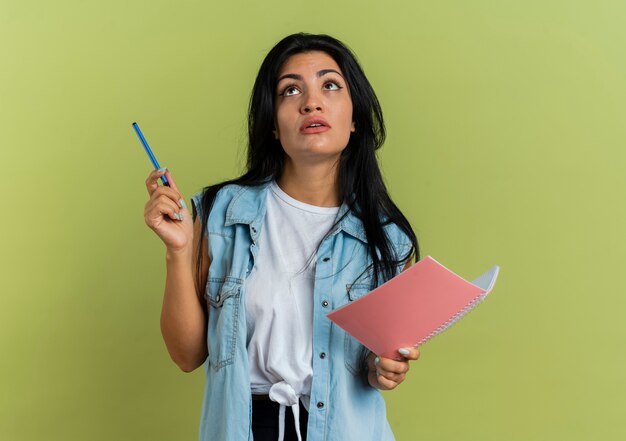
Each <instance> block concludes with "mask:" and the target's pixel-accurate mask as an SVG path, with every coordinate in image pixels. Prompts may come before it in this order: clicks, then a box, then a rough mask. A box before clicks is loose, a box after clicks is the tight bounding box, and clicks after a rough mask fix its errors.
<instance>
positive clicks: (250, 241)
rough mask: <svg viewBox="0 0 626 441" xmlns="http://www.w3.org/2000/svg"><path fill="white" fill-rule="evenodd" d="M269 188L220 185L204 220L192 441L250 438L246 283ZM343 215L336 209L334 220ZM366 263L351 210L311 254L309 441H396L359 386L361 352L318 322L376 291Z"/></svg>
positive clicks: (401, 251)
mask: <svg viewBox="0 0 626 441" xmlns="http://www.w3.org/2000/svg"><path fill="white" fill-rule="evenodd" d="M267 190H268V186H267V185H262V186H258V187H242V186H236V185H228V186H225V187H224V188H222V189H221V190H220V191H219V192H218V194H217V197H216V199H215V202H214V203H213V206H212V209H211V213H210V215H209V219H208V223H207V234H208V243H209V257H210V259H211V265H210V267H209V275H208V280H207V285H206V292H205V296H206V299H207V300H208V302H209V304H210V307H209V319H208V332H207V345H208V354H209V355H208V357H207V361H206V362H205V365H204V368H205V372H206V385H205V391H204V401H203V405H202V415H201V422H200V436H199V439H200V441H243V440H252V432H251V413H252V401H251V395H250V376H249V366H248V355H247V351H246V331H247V329H246V318H245V307H244V305H245V303H244V295H245V289H244V288H245V286H244V281H245V279H246V277H247V275H248V274H249V273H250V271H251V269H252V268H253V265H254V261H255V259H256V256H257V253H258V246H257V240H258V238H259V236H260V235H261V234H262V228H263V218H264V215H265V201H266V195H267ZM201 197H202V194H201V193H198V194H196V195H194V196H193V198H192V201H193V202H194V206H195V207H196V209H197V210H199V209H200V200H201ZM346 210H347V207H346V206H345V204H344V205H343V206H342V207H341V209H340V210H339V213H338V217H340V216H341V215H342V214H343V213H345V212H346ZM385 232H386V234H387V235H388V237H389V238H390V240H391V242H392V244H393V245H394V250H395V251H396V253H397V255H398V256H404V255H406V254H407V253H408V251H409V249H410V246H411V244H410V242H409V241H408V239H407V238H406V236H405V235H404V234H403V233H402V232H401V231H400V230H399V228H397V227H396V226H395V225H394V224H388V225H387V226H386V227H385ZM369 263H371V259H370V258H369V256H368V252H367V239H366V237H365V232H364V229H363V225H362V223H361V221H360V220H359V219H358V218H357V217H356V216H355V215H353V214H352V213H351V212H350V213H348V214H347V216H346V217H345V218H344V219H343V220H342V221H341V222H340V223H339V224H338V225H337V226H335V228H333V230H332V232H331V233H330V235H329V236H328V237H327V238H326V239H325V240H324V241H323V242H322V243H321V244H320V247H319V250H318V253H317V256H316V269H315V287H314V294H313V297H314V307H313V382H312V387H311V401H310V408H309V421H308V426H307V429H308V440H309V441H321V440H325V441H346V440H359V441H367V440H372V441H374V440H375V441H388V440H393V439H394V437H393V434H392V432H391V429H390V427H389V424H388V422H387V418H386V410H385V402H384V400H383V397H382V396H381V394H380V392H379V391H378V390H376V389H374V388H372V387H371V386H370V385H369V384H368V382H367V376H366V367H365V357H366V356H367V349H366V348H364V347H363V346H362V345H361V344H360V343H359V342H358V341H356V340H355V339H353V338H352V337H351V336H350V335H348V334H346V333H345V332H344V331H343V330H342V329H340V328H339V327H337V326H335V325H334V324H333V323H332V322H331V321H330V320H329V319H328V318H327V317H326V314H328V313H329V312H331V311H332V310H334V309H336V308H339V307H341V306H343V305H345V304H347V303H348V302H350V301H353V300H355V299H357V298H359V297H361V296H362V295H364V294H366V293H367V292H368V291H370V290H371V289H373V288H374V286H373V283H372V277H371V273H370V274H367V273H366V274H364V275H363V276H361V277H359V278H358V280H357V277H358V276H359V275H361V274H362V272H363V270H364V269H365V268H366V267H367V266H368V265H369ZM400 269H401V265H400V266H398V272H399V271H400ZM322 354H324V355H322Z"/></svg>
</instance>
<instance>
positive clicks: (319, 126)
mask: <svg viewBox="0 0 626 441" xmlns="http://www.w3.org/2000/svg"><path fill="white" fill-rule="evenodd" d="M326 130H330V124H328V121H326V120H325V119H324V118H320V117H316V118H309V119H307V120H306V121H304V123H303V124H302V126H300V132H302V133H320V132H325V131H326Z"/></svg>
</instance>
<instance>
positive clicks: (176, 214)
mask: <svg viewBox="0 0 626 441" xmlns="http://www.w3.org/2000/svg"><path fill="white" fill-rule="evenodd" d="M174 219H178V220H183V217H182V216H181V215H180V214H179V213H174Z"/></svg>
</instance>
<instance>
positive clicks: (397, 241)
mask: <svg viewBox="0 0 626 441" xmlns="http://www.w3.org/2000/svg"><path fill="white" fill-rule="evenodd" d="M383 230H384V231H385V234H386V235H387V238H388V240H389V242H390V243H391V245H392V246H393V248H394V250H395V252H396V255H397V256H398V257H404V256H406V255H407V254H408V253H409V252H410V251H411V248H412V247H413V244H412V243H411V239H410V238H409V236H407V235H406V233H405V232H404V231H402V229H401V228H400V227H399V226H398V225H397V224H396V223H394V222H387V223H386V224H383Z"/></svg>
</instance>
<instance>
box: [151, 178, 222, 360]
mask: <svg viewBox="0 0 626 441" xmlns="http://www.w3.org/2000/svg"><path fill="white" fill-rule="evenodd" d="M163 174H165V175H166V177H167V179H168V181H169V182H170V185H171V187H162V186H158V185H157V179H158V178H159V177H160V176H162V175H163ZM146 187H147V189H148V193H149V194H150V200H149V201H148V203H147V204H146V208H145V212H144V217H145V221H146V224H147V225H148V226H149V227H150V228H151V229H152V230H153V231H154V232H155V233H156V234H157V235H158V236H159V237H160V238H161V240H162V241H163V243H164V244H165V246H166V254H165V255H166V258H165V261H166V270H167V274H166V280H165V293H164V295H163V307H162V309H161V333H162V335H163V340H164V341H165V345H166V346H167V350H168V352H169V354H170V356H171V357H172V360H173V361H174V362H175V363H176V364H177V365H178V367H180V369H182V370H183V371H185V372H191V371H193V370H194V369H196V368H197V367H199V366H201V365H202V363H204V360H206V357H207V347H206V328H207V318H208V316H207V314H208V312H207V311H208V309H207V306H206V302H205V301H204V298H203V295H202V292H197V290H196V283H195V281H196V271H195V267H196V265H195V262H196V258H197V256H198V253H203V268H202V269H201V279H202V283H201V284H200V286H201V287H202V286H204V285H205V282H206V277H207V273H208V268H209V264H210V263H209V258H208V255H207V244H206V242H205V243H204V244H203V246H202V247H201V248H199V247H198V246H197V241H198V237H199V234H200V232H201V225H200V220H199V219H197V220H196V222H192V219H191V214H190V212H189V210H187V208H186V207H185V206H184V205H185V204H184V201H183V199H182V196H181V194H180V192H179V191H178V188H177V187H176V183H175V181H174V179H173V178H172V177H171V175H170V173H169V172H164V171H161V172H159V171H155V172H153V173H151V174H150V176H149V177H148V180H147V181H146ZM181 201H182V202H181ZM177 215H178V216H177ZM180 217H182V220H181V219H180ZM200 291H201V290H200Z"/></svg>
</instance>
